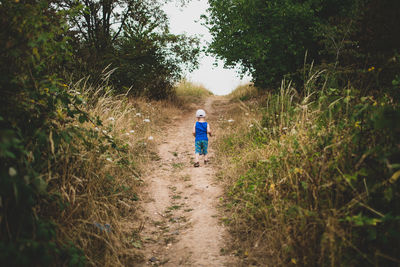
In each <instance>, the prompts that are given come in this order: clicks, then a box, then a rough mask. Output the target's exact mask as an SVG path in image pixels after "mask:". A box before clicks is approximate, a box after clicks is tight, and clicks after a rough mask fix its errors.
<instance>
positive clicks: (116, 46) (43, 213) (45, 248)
mask: <svg viewBox="0 0 400 267" xmlns="http://www.w3.org/2000/svg"><path fill="white" fill-rule="evenodd" d="M158 16H164V20H162V21H159V19H158ZM0 21H1V28H0V91H1V97H0V175H1V178H0V265H2V266H28V265H29V266H54V265H57V264H61V265H69V266H84V265H87V264H89V265H94V266H98V265H112V266H115V265H126V264H127V263H128V262H129V263H131V262H132V261H135V260H137V259H136V258H135V257H137V255H138V253H136V252H135V246H136V247H138V245H137V243H136V242H137V229H138V228H139V226H138V225H135V223H132V222H133V221H135V220H134V219H132V218H129V219H130V221H131V222H129V223H127V220H128V219H127V217H129V216H133V215H134V214H135V213H134V211H135V209H136V204H135V203H136V201H137V200H138V199H137V195H136V194H135V187H136V186H137V185H138V184H139V183H140V178H139V175H140V166H141V162H142V161H144V160H146V158H149V157H151V156H152V150H151V147H152V145H151V143H152V142H151V141H148V140H147V139H148V138H149V137H150V136H149V135H150V134H153V132H152V129H154V122H153V119H154V120H157V119H160V120H161V121H162V120H163V114H165V113H164V112H161V111H160V109H161V108H163V110H164V109H165V108H168V104H167V103H166V102H160V103H159V104H153V105H152V103H151V102H149V101H143V100H142V101H141V100H138V99H136V100H135V99H131V98H129V97H128V96H129V95H135V96H142V95H145V96H148V97H152V98H156V99H161V98H168V97H170V96H171V95H172V94H173V91H172V90H171V88H172V87H171V86H172V84H173V82H174V81H175V80H176V79H178V78H179V76H180V75H181V74H182V72H181V70H182V68H183V67H184V66H185V65H184V63H188V64H189V66H192V67H193V66H194V65H193V64H195V62H196V56H197V48H196V42H197V41H196V40H195V39H187V38H185V37H184V36H174V35H171V34H169V33H168V28H167V21H166V18H165V15H163V13H162V12H161V10H160V4H159V3H158V2H155V1H149V2H145V1H136V2H135V1H82V2H80V1H51V0H50V1H46V0H13V1H10V0H5V1H1V2H0ZM130 31H132V32H130ZM189 44H190V45H189ZM185 45H186V46H185ZM192 45H194V47H192ZM182 61H183V62H182ZM178 63H179V64H178ZM182 63H183V64H182ZM192 63H193V64H192ZM117 64H118V65H117ZM130 64H132V65H130ZM191 64H192V65H191ZM130 66H131V67H132V70H134V71H133V72H132V73H130V72H129V71H127V70H128V69H129V68H130ZM149 70H151V71H149ZM111 74H112V75H111ZM144 74H146V79H148V80H147V81H146V82H144V81H143V80H142V81H141V83H136V84H135V83H134V82H135V81H137V80H138V81H139V77H141V76H142V75H144ZM110 75H111V76H110ZM82 77H87V78H82ZM122 92H123V93H124V94H123V95H120V93H122ZM171 109H172V111H171V112H173V111H174V109H173V108H171ZM153 138H154V137H152V138H151V139H153ZM135 244H136V245H135Z"/></svg>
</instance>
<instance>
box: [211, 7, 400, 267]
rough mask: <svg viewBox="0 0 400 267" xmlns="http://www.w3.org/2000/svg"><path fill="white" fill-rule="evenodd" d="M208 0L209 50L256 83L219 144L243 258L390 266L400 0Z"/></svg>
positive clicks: (244, 91) (394, 246) (394, 247)
mask: <svg viewBox="0 0 400 267" xmlns="http://www.w3.org/2000/svg"><path fill="white" fill-rule="evenodd" d="M209 3H210V9H209V11H210V14H209V15H208V16H207V17H205V23H206V24H207V25H208V26H210V27H211V33H212V35H213V41H212V43H211V45H210V48H209V51H210V52H212V53H214V54H216V55H217V56H218V57H220V58H221V59H223V60H225V64H226V65H227V66H234V65H236V64H239V65H241V66H242V70H243V72H247V71H248V72H250V73H251V74H252V76H253V79H254V83H255V86H256V88H258V92H254V91H251V90H249V89H250V88H239V89H238V91H236V92H233V93H232V95H231V96H232V98H233V99H235V100H236V101H238V100H242V101H246V102H245V103H243V102H239V104H238V106H237V108H235V109H233V110H232V111H231V113H228V114H229V120H228V121H225V122H224V123H223V127H225V128H224V132H223V133H222V137H221V138H219V142H218V149H217V151H218V157H217V158H219V159H220V160H221V165H222V167H223V169H222V170H221V177H222V178H223V179H224V180H225V181H226V182H227V199H226V202H225V203H226V206H227V209H228V211H229V216H227V218H226V220H225V221H226V222H227V223H229V225H230V226H231V229H232V230H233V232H234V233H235V236H236V237H237V241H238V243H237V246H236V247H237V250H238V252H239V254H241V255H242V256H243V258H244V265H249V264H256V265H265V264H267V265H272V266H287V265H302V266H329V265H330V266H360V265H373V266H398V265H399V263H400V259H399V257H398V254H399V249H398V244H399V242H400V232H399V230H398V229H400V228H399V226H400V210H399V205H398V202H399V197H400V195H399V181H398V178H399V177H400V165H399V158H400V157H399V156H400V143H399V139H398V136H399V134H400V129H399V121H400V107H399V92H400V87H399V72H400V64H399V58H398V52H399V50H398V49H399V47H400V39H399V35H398V34H397V33H396V32H398V31H399V23H398V18H399V13H398V11H399V10H400V8H399V3H400V2H399V1H393V0H385V1H377V0H344V1H330V0H322V1H294V0H285V1H277V0H268V1H258V0H254V1H236V0H232V1H214V0H209ZM282 79H283V82H282V84H281V86H279V83H280V81H281V80H282ZM289 81H290V82H289Z"/></svg>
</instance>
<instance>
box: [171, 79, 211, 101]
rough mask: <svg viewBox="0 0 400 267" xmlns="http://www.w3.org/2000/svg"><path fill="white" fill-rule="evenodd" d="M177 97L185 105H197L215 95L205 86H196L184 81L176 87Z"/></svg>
mask: <svg viewBox="0 0 400 267" xmlns="http://www.w3.org/2000/svg"><path fill="white" fill-rule="evenodd" d="M175 90H176V95H177V97H178V99H179V100H180V101H183V102H184V103H197V102H201V101H203V100H204V99H205V98H206V97H208V96H211V95H213V93H212V92H210V91H209V90H208V89H206V88H205V87H204V86H203V85H199V84H195V83H193V82H189V81H187V80H182V81H181V82H179V83H178V84H177V85H176V87H175Z"/></svg>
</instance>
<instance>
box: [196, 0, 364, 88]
mask: <svg viewBox="0 0 400 267" xmlns="http://www.w3.org/2000/svg"><path fill="white" fill-rule="evenodd" d="M357 3H358V1H356V0H340V1H333V0H320V1H315V0H304V1H298V0H267V1H261V0H249V1H242V0H223V1H220V0H209V4H210V8H209V10H208V11H209V15H208V16H203V18H204V19H205V23H206V24H207V25H208V26H209V28H210V32H211V34H212V36H213V41H212V43H211V45H210V47H209V51H210V52H211V53H214V54H216V55H217V56H218V57H220V58H221V59H223V60H224V61H225V65H226V66H228V67H233V66H235V65H237V64H238V65H240V66H241V67H242V71H243V72H246V71H249V72H250V73H251V74H252V76H253V79H254V82H255V84H256V86H258V87H261V88H271V87H275V86H276V85H277V84H279V83H280V81H281V79H282V78H283V76H284V75H286V74H290V73H294V72H296V71H297V70H298V69H299V68H301V67H302V66H303V64H304V57H305V54H306V52H307V54H308V57H309V58H311V59H312V60H315V61H316V63H319V62H321V61H322V60H325V59H327V58H326V57H324V55H323V53H321V51H323V50H324V48H325V44H324V43H323V42H321V41H322V36H323V34H321V33H320V32H319V31H321V29H323V27H322V26H326V27H327V28H328V29H329V30H332V29H335V28H336V27H339V28H340V27H343V25H345V24H347V23H348V21H347V20H345V19H343V18H348V17H351V16H350V14H353V13H354V10H356V7H357ZM336 33H338V31H336ZM341 33H343V31H342V32H341ZM325 37H326V36H325ZM325 37H323V38H325ZM336 37H337V36H335V38H336Z"/></svg>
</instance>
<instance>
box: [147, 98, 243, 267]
mask: <svg viewBox="0 0 400 267" xmlns="http://www.w3.org/2000/svg"><path fill="white" fill-rule="evenodd" d="M216 100H218V101H221V100H220V99H219V98H218V97H210V98H208V99H207V100H206V102H205V105H204V106H202V107H200V106H199V107H196V108H204V109H205V110H206V112H207V121H208V122H209V123H210V125H211V127H212V129H213V126H214V127H216V125H217V124H216V123H215V122H216V119H217V116H216V115H217V114H218V110H214V108H213V105H212V104H213V102H214V101H216ZM194 122H195V117H194V114H193V112H191V113H188V114H185V115H182V117H181V118H176V119H175V120H174V122H173V123H174V124H175V125H173V127H170V128H169V129H168V130H167V131H166V134H165V136H164V138H163V139H164V140H163V141H162V143H161V144H160V145H159V146H158V152H159V157H160V159H159V160H157V161H154V162H153V164H152V167H150V169H149V170H148V174H147V175H146V177H144V178H143V179H144V181H145V182H146V184H147V188H146V190H144V191H146V193H143V196H142V197H143V198H144V199H145V204H144V206H143V211H144V218H145V224H144V229H143V231H142V233H141V236H142V240H143V244H142V246H143V251H144V256H145V261H144V262H143V263H142V265H141V266H151V265H154V266H161V265H162V266H234V265H236V264H235V259H234V257H233V256H231V255H226V253H224V251H226V249H225V247H226V245H227V244H229V240H230V239H229V236H228V234H227V232H226V230H225V228H224V226H223V224H221V223H220V222H219V214H218V205H219V198H220V197H221V195H222V189H221V187H220V185H219V184H218V182H217V181H216V178H215V170H214V168H213V164H214V163H213V154H214V153H213V150H212V144H211V147H209V155H210V164H207V165H205V164H204V162H203V160H201V161H200V167H199V168H194V167H193V159H194V137H193V136H192V127H193V123H194ZM209 142H210V143H212V142H213V138H212V137H211V138H210V141H209Z"/></svg>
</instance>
